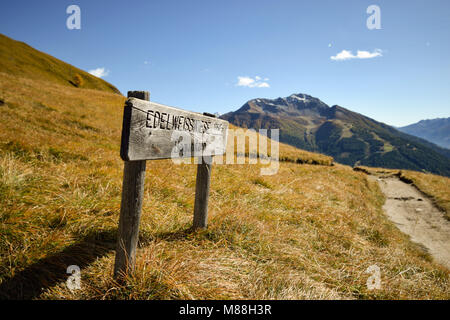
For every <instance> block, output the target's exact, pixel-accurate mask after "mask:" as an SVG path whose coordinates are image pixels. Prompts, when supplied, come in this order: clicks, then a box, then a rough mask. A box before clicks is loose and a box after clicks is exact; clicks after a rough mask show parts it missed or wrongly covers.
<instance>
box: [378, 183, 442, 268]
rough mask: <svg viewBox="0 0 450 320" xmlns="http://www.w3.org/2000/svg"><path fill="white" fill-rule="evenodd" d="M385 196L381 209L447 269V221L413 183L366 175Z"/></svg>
mask: <svg viewBox="0 0 450 320" xmlns="http://www.w3.org/2000/svg"><path fill="white" fill-rule="evenodd" d="M369 177H370V178H371V179H372V180H377V181H378V183H379V185H380V188H381V190H382V191H383V193H384V195H385V197H386V203H385V204H384V206H383V210H384V211H385V212H386V214H387V216H388V217H389V218H390V220H391V221H393V222H394V223H395V224H396V226H397V227H398V228H399V229H400V230H401V231H402V232H404V233H406V234H408V235H409V236H410V237H411V240H412V241H413V242H416V243H419V244H421V245H422V246H424V247H425V248H426V249H427V251H428V253H429V254H430V255H431V256H432V257H433V258H434V259H435V260H436V262H438V263H440V264H442V265H444V266H445V267H446V268H448V269H450V221H448V220H447V219H445V218H444V214H443V212H442V211H440V210H439V209H438V208H437V207H436V206H435V205H434V204H433V202H432V201H431V200H430V199H429V198H428V197H427V196H426V195H424V194H422V193H421V192H420V191H419V190H417V189H416V188H415V187H414V186H413V185H410V184H407V183H405V182H403V181H400V180H399V179H398V178H397V177H396V176H384V177H383V176H379V177H378V176H369Z"/></svg>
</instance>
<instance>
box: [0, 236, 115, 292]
mask: <svg viewBox="0 0 450 320" xmlns="http://www.w3.org/2000/svg"><path fill="white" fill-rule="evenodd" d="M116 234H117V230H110V231H104V232H101V233H96V234H94V235H88V236H86V237H84V238H82V239H81V240H80V241H78V242H76V243H74V244H73V245H70V246H68V247H67V248H65V249H63V250H62V251H59V252H57V253H55V254H52V255H50V256H48V257H45V258H43V259H41V260H38V261H37V262H35V263H33V264H32V265H30V266H28V267H26V268H25V269H24V270H22V271H20V272H18V273H16V274H15V275H14V276H13V277H11V278H6V279H3V281H2V283H0V300H6V299H8V300H30V299H33V298H37V297H38V296H39V295H40V294H41V293H42V292H44V291H45V290H46V289H48V288H50V287H53V286H55V285H56V284H58V283H59V282H62V281H65V280H67V278H68V277H69V276H70V275H69V274H68V273H66V271H67V267H68V266H70V265H77V266H79V267H80V268H81V269H83V267H87V266H88V265H89V264H91V263H92V262H94V261H95V260H96V259H97V258H99V257H103V256H105V255H106V254H108V253H109V252H112V251H114V249H115V244H116V238H117V235H116Z"/></svg>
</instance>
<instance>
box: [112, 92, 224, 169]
mask: <svg viewBox="0 0 450 320" xmlns="http://www.w3.org/2000/svg"><path fill="white" fill-rule="evenodd" d="M227 132H228V122H227V121H225V120H221V119H217V118H214V117H209V116H205V115H202V114H200V113H195V112H189V111H185V110H181V109H178V108H173V107H169V106H165V105H162V104H159V103H154V102H150V101H145V100H141V99H136V98H129V99H128V100H127V102H126V104H125V110H124V118H123V129H122V142H121V148H120V156H121V157H122V159H123V160H125V161H136V160H154V159H168V158H186V157H192V156H204V157H206V156H214V155H222V154H224V153H225V148H226V143H227Z"/></svg>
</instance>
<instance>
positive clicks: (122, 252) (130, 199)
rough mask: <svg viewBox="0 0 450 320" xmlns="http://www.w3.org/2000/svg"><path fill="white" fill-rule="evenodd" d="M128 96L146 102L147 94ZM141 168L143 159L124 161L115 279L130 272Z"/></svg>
mask: <svg viewBox="0 0 450 320" xmlns="http://www.w3.org/2000/svg"><path fill="white" fill-rule="evenodd" d="M128 97H137V98H140V99H146V100H148V99H150V94H149V92H148V91H130V92H128ZM145 168H146V162H145V160H142V161H125V162H124V171H123V185H122V202H121V206H120V218H119V232H118V237H117V247H116V259H115V264H114V277H115V278H120V277H121V276H122V275H124V274H127V273H129V272H131V271H133V270H134V265H135V258H136V247H137V243H138V239H139V222H140V220H141V210H142V200H143V197H144V180H145Z"/></svg>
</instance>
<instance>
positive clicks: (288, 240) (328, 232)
mask: <svg viewBox="0 0 450 320" xmlns="http://www.w3.org/2000/svg"><path fill="white" fill-rule="evenodd" d="M0 92H1V97H0V99H1V100H2V101H4V102H3V103H2V105H1V106H0V109H1V112H0V123H1V126H0V198H1V201H0V203H1V205H0V234H1V235H2V237H1V238H0V297H1V298H12V297H16V298H17V297H22V298H23V297H25V298H36V299H49V298H55V299H132V298H137V299H161V298H167V299H180V298H186V299H191V298H198V299H218V298H237V299H240V298H251V299H263V298H264V299H265V298H268V299H272V298H273V299H310V298H323V299H330V298H333V299H353V298H363V299H365V298H368V299H371V298H393V299H412V298H418V299H422V298H434V299H449V298H450V296H449V292H450V290H449V289H450V288H449V274H448V271H446V270H444V269H443V268H442V267H440V266H438V265H436V264H434V263H433V262H432V261H431V258H430V257H429V256H427V255H426V254H424V253H423V252H422V251H421V250H420V248H418V247H417V246H416V245H414V244H412V243H410V242H409V240H408V238H407V237H406V236H404V235H402V234H401V233H400V232H399V231H398V230H397V229H396V228H395V227H394V226H393V225H392V224H391V223H390V222H388V221H387V220H386V218H385V216H384V214H383V213H382V211H381V205H382V203H383V201H384V199H383V196H382V194H381V192H380V190H379V189H378V186H377V185H376V184H375V183H371V182H368V181H367V180H366V177H365V175H364V174H363V173H360V172H355V171H353V170H351V168H349V167H346V166H342V165H334V166H319V165H308V164H303V165H299V164H297V163H295V162H289V161H285V162H282V163H281V164H280V170H279V172H278V174H276V175H273V176H260V174H259V169H260V167H261V165H248V164H243V165H216V166H215V167H214V168H213V172H212V186H211V199H210V219H209V223H210V226H209V228H208V230H206V231H198V232H192V231H190V229H189V228H190V226H191V222H192V212H193V201H194V192H195V191H194V188H195V170H196V167H195V165H187V164H184V165H174V164H173V163H172V162H171V161H170V160H160V161H151V162H149V163H148V164H147V173H146V174H147V179H146V183H145V199H144V206H143V215H142V221H141V234H140V248H139V250H138V253H137V270H136V273H135V274H134V276H133V277H130V278H129V279H128V284H127V285H126V286H125V285H119V284H117V283H115V282H114V280H113V278H112V269H113V263H114V246H115V241H116V233H117V223H118V213H119V208H120V197H121V183H122V173H123V172H122V171H123V162H122V161H121V160H120V157H119V141H120V130H121V120H122V119H121V118H122V107H123V104H124V97H122V96H120V95H117V94H113V93H109V92H104V91H97V90H89V89H79V88H75V87H71V86H65V85H59V84H57V83H46V84H45V85H43V83H42V82H40V81H37V80H34V79H25V78H20V77H14V76H11V75H7V74H1V77H0ZM296 153H298V154H296ZM283 155H286V158H288V159H292V160H294V159H299V158H301V159H303V160H307V158H308V156H310V157H311V162H313V161H312V160H313V159H314V158H316V159H315V160H318V159H326V158H324V156H322V155H314V154H311V153H307V152H303V151H299V150H296V149H294V148H292V147H284V146H282V147H281V155H280V156H281V157H283ZM328 159H329V158H328ZM72 264H76V265H79V266H80V267H81V272H82V289H81V290H80V291H75V292H73V293H72V292H70V291H69V290H68V289H67V288H66V286H65V280H66V279H67V274H66V268H67V266H68V265H72ZM373 264H377V265H378V266H379V267H380V268H381V272H382V289H381V290H377V291H369V290H367V288H366V281H367V278H368V276H369V275H368V274H365V270H366V269H367V268H368V267H369V266H370V265H373Z"/></svg>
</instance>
